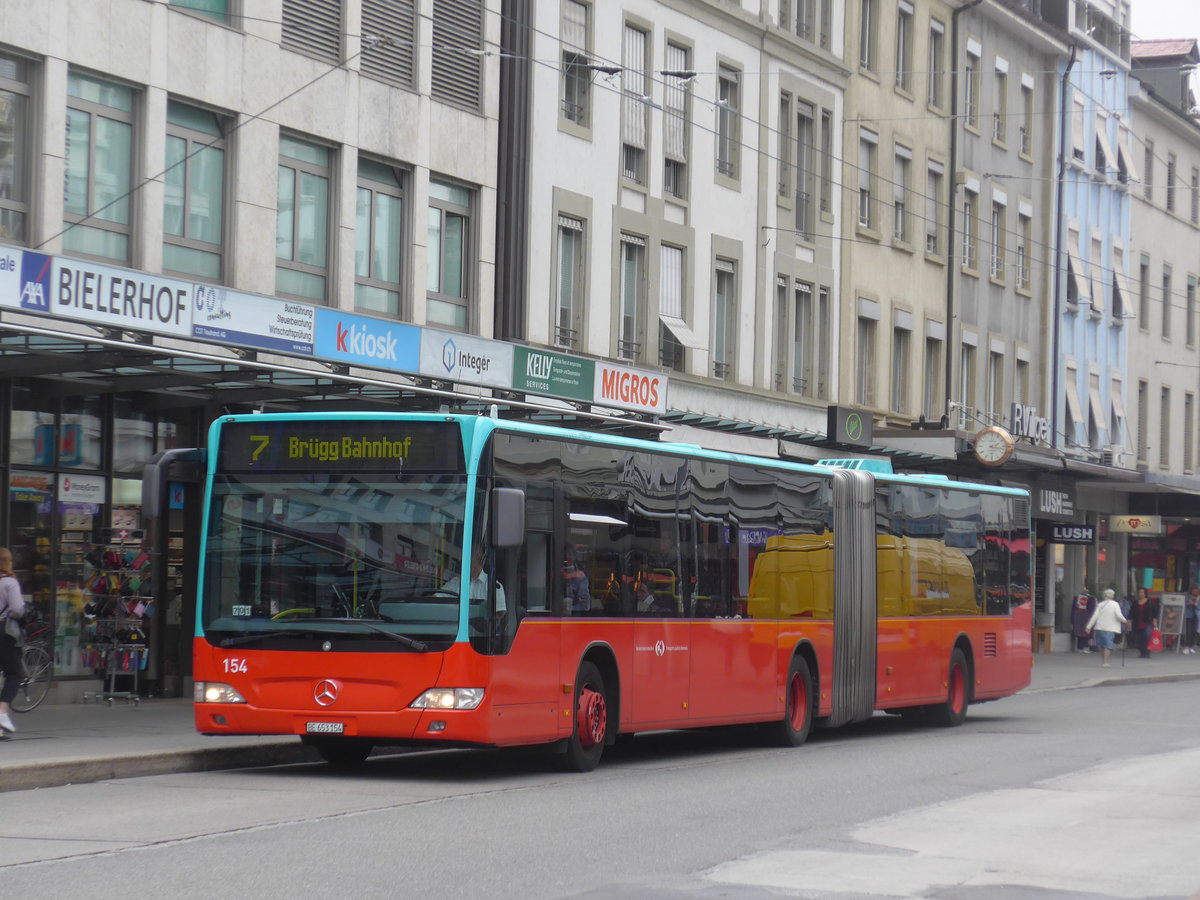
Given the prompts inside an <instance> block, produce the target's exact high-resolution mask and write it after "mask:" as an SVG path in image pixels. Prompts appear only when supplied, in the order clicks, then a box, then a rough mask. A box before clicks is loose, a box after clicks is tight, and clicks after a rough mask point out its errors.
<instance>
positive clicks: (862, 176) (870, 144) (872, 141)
mask: <svg viewBox="0 0 1200 900" xmlns="http://www.w3.org/2000/svg"><path fill="white" fill-rule="evenodd" d="M878 145H879V137H878V135H876V134H875V133H874V132H873V131H867V130H866V129H865V128H864V129H862V130H861V131H860V132H859V138H858V224H859V227H861V228H871V229H873V228H874V227H875V204H874V203H873V199H874V198H873V190H874V184H875V174H876V173H875V166H876V155H877V154H876V148H877V147H878Z"/></svg>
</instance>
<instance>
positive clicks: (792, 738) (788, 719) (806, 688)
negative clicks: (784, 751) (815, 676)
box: [774, 656, 813, 747]
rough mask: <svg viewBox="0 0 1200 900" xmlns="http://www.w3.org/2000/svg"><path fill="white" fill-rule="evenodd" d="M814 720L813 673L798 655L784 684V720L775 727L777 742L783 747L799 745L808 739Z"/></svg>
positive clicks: (789, 668) (793, 660)
mask: <svg viewBox="0 0 1200 900" xmlns="http://www.w3.org/2000/svg"><path fill="white" fill-rule="evenodd" d="M812 720H813V691H812V673H811V672H810V671H809V669H808V663H807V662H806V661H805V660H804V659H802V658H801V657H799V656H797V657H794V658H793V659H792V664H791V665H790V666H789V667H788V676H787V683H786V684H785V685H784V713H783V720H782V721H780V722H777V723H776V724H775V728H774V737H775V741H776V743H778V744H779V745H780V746H781V747H799V746H800V745H801V744H803V743H804V742H805V741H806V740H808V733H809V732H810V731H811V730H812Z"/></svg>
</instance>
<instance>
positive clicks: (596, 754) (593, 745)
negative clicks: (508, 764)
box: [559, 662, 609, 772]
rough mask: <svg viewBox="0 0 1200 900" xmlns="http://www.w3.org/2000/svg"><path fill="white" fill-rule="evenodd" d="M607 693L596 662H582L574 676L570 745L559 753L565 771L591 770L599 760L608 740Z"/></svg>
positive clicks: (568, 742)
mask: <svg viewBox="0 0 1200 900" xmlns="http://www.w3.org/2000/svg"><path fill="white" fill-rule="evenodd" d="M608 727H609V726H608V696H607V694H606V693H605V690H604V678H603V676H601V674H600V670H599V669H598V668H596V666H595V664H594V663H590V662H583V663H581V664H580V666H579V674H578V675H576V676H575V715H574V717H573V718H572V728H571V736H570V737H569V738H568V739H567V749H566V752H564V753H563V754H562V755H561V756H560V757H559V764H560V766H561V768H562V769H563V771H565V772H590V771H592V769H594V768H596V766H597V765H599V764H600V757H601V756H602V755H603V753H604V744H605V742H606V741H607V740H608Z"/></svg>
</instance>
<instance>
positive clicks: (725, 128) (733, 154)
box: [717, 66, 742, 178]
mask: <svg viewBox="0 0 1200 900" xmlns="http://www.w3.org/2000/svg"><path fill="white" fill-rule="evenodd" d="M740 85H741V73H739V72H736V71H734V70H733V69H730V68H728V67H726V66H721V67H720V68H719V69H718V71H717V174H719V175H726V176H728V177H729V178H737V175H738V158H739V149H740V141H741V139H742V135H741V90H740Z"/></svg>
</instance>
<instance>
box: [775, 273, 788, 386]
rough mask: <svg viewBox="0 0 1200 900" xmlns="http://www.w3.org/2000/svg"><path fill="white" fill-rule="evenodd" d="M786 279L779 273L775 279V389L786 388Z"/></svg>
mask: <svg viewBox="0 0 1200 900" xmlns="http://www.w3.org/2000/svg"><path fill="white" fill-rule="evenodd" d="M789 324H790V319H789V318H788V279H787V276H785V275H780V276H778V277H777V278H776V279H775V390H777V391H786V390H787V389H788V370H789V359H790V357H791V347H790V346H789V344H790V343H791V341H789V340H788V338H789V334H788V325H789Z"/></svg>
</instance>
